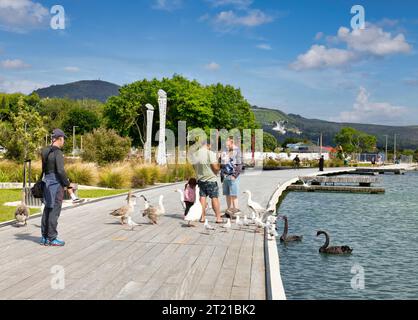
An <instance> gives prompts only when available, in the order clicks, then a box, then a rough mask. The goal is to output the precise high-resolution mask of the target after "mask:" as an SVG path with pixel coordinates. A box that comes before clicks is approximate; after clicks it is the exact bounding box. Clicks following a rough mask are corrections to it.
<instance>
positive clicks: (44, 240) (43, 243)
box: [39, 237, 49, 246]
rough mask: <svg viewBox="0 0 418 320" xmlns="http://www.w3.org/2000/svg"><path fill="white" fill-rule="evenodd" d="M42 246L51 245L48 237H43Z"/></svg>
mask: <svg viewBox="0 0 418 320" xmlns="http://www.w3.org/2000/svg"><path fill="white" fill-rule="evenodd" d="M39 244H40V245H41V246H49V240H48V239H47V238H44V237H42V238H41V241H40V242H39Z"/></svg>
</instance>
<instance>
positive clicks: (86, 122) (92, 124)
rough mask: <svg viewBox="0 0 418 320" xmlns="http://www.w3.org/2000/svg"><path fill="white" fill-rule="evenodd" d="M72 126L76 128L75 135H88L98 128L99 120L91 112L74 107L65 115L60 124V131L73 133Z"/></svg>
mask: <svg viewBox="0 0 418 320" xmlns="http://www.w3.org/2000/svg"><path fill="white" fill-rule="evenodd" d="M74 126H76V128H75V133H76V134H84V133H89V132H91V131H93V129H97V128H99V127H100V119H99V117H98V116H97V115H96V114H95V113H94V112H92V111H89V110H86V109H83V108H80V107H75V108H73V109H71V110H70V111H69V112H68V113H67V115H66V118H65V119H64V121H63V122H62V129H63V130H64V131H65V132H73V127H74Z"/></svg>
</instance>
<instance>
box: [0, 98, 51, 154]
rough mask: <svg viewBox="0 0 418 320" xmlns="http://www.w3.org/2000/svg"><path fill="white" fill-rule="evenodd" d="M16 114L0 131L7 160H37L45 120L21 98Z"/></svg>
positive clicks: (43, 137) (0, 140) (0, 138)
mask: <svg viewBox="0 0 418 320" xmlns="http://www.w3.org/2000/svg"><path fill="white" fill-rule="evenodd" d="M17 110H18V112H17V113H16V114H12V115H11V121H10V123H9V124H3V125H2V127H1V130H0V145H2V146H4V147H5V148H6V149H7V152H6V154H5V157H6V158H7V159H12V160H17V161H23V160H25V159H35V158H36V155H37V151H38V149H39V148H40V147H41V146H42V144H43V142H44V139H45V135H46V134H47V131H46V129H45V128H44V126H43V119H42V117H41V116H40V115H39V113H37V112H36V111H34V110H33V109H32V108H30V107H29V105H28V104H27V103H26V102H25V99H24V98H23V97H20V98H19V100H18V103H17Z"/></svg>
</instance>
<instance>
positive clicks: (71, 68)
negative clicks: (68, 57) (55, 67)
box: [64, 67, 80, 72]
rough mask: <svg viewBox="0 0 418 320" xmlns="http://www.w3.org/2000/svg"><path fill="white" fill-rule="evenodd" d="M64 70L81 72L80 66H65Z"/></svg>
mask: <svg viewBox="0 0 418 320" xmlns="http://www.w3.org/2000/svg"><path fill="white" fill-rule="evenodd" d="M64 70H65V71H67V72H79V71H80V68H79V67H65V68H64Z"/></svg>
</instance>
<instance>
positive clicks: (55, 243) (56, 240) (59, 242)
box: [49, 239, 65, 247]
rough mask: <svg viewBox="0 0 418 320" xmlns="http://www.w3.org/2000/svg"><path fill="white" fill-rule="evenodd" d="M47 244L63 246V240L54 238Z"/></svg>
mask: <svg viewBox="0 0 418 320" xmlns="http://www.w3.org/2000/svg"><path fill="white" fill-rule="evenodd" d="M49 245H50V246H51V247H63V246H65V242H64V241H62V240H58V239H55V240H52V241H51V242H50V243H49Z"/></svg>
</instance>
